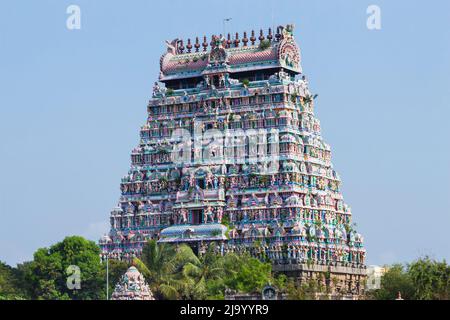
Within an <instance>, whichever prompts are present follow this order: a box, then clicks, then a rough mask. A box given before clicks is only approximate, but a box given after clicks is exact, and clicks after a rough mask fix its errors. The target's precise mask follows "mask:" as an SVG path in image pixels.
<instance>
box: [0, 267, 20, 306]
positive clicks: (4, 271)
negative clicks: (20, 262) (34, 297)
mask: <svg viewBox="0 0 450 320" xmlns="http://www.w3.org/2000/svg"><path fill="white" fill-rule="evenodd" d="M18 284H19V283H18V279H17V272H16V269H15V268H13V267H10V266H9V265H7V264H6V263H3V262H1V261H0V300H15V299H24V298H26V294H25V292H24V291H23V290H21V288H20V286H19V285H18Z"/></svg>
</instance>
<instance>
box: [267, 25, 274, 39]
mask: <svg viewBox="0 0 450 320" xmlns="http://www.w3.org/2000/svg"><path fill="white" fill-rule="evenodd" d="M272 38H273V37H272V28H269V34H268V35H267V40H269V41H272Z"/></svg>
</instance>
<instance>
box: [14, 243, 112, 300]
mask: <svg viewBox="0 0 450 320" xmlns="http://www.w3.org/2000/svg"><path fill="white" fill-rule="evenodd" d="M69 266H77V267H79V269H80V281H81V282H80V285H81V288H80V289H78V290H77V289H69V287H68V285H67V281H68V277H69V276H70V275H71V272H69V270H68V267H69ZM102 269H103V266H102V264H101V262H100V248H99V247H98V246H97V245H96V244H95V243H94V242H93V241H88V240H86V239H84V238H82V237H78V236H73V237H66V238H65V239H64V240H63V241H61V242H58V243H56V244H54V245H52V246H51V247H50V248H41V249H38V250H37V251H36V252H35V254H34V259H33V261H32V262H31V263H30V264H27V265H26V266H24V268H23V270H22V271H23V277H22V279H23V281H25V282H28V283H29V286H28V290H29V296H30V298H32V299H50V300H55V299H58V300H59V299H76V300H78V299H84V300H86V299H103V298H105V290H104V282H103V280H102V279H103V270H102Z"/></svg>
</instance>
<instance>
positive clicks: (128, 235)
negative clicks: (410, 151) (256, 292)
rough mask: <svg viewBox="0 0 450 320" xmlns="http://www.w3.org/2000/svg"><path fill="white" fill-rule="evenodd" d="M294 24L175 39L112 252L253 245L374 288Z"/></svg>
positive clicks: (332, 281) (338, 279) (280, 268)
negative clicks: (151, 245)
mask: <svg viewBox="0 0 450 320" xmlns="http://www.w3.org/2000/svg"><path fill="white" fill-rule="evenodd" d="M293 29H294V28H293V26H292V25H287V26H280V27H278V28H277V30H276V32H274V33H272V30H271V29H269V30H268V33H266V34H264V32H263V31H262V30H261V31H260V32H259V34H255V32H254V31H252V32H251V33H249V34H247V33H246V32H244V33H243V36H242V37H240V36H239V34H238V33H236V34H235V35H233V37H232V36H231V35H230V34H228V35H227V36H226V37H224V36H222V35H219V36H212V38H211V39H209V40H208V39H207V38H206V37H203V38H198V37H197V38H195V40H193V41H191V39H188V40H187V41H183V40H180V39H175V40H173V41H171V42H167V52H166V53H165V54H164V55H163V56H162V57H161V59H160V75H159V83H155V86H154V88H153V96H152V98H151V99H150V101H149V104H148V107H147V110H148V118H147V121H146V122H145V124H144V125H143V126H142V127H141V130H140V142H139V145H138V146H137V147H136V148H135V149H134V150H133V151H132V154H131V162H132V164H131V169H130V170H129V172H128V174H127V175H126V176H125V177H123V179H122V183H121V186H120V188H121V197H120V201H119V204H118V206H117V207H116V208H114V209H113V210H112V212H111V216H110V221H111V231H110V233H109V235H107V236H104V237H103V238H102V239H101V240H100V245H101V248H102V251H103V254H104V255H109V256H110V257H111V258H115V259H126V260H130V259H132V258H133V257H134V256H139V255H140V252H141V250H142V247H143V245H144V244H145V242H146V241H147V240H148V239H157V240H158V241H159V242H160V243H187V244H189V245H190V246H191V247H192V248H193V249H194V250H195V251H196V252H198V253H199V254H201V253H202V252H204V250H205V248H206V246H207V245H208V244H209V243H211V242H212V243H214V244H215V246H216V250H217V251H218V252H220V253H222V254H225V253H227V252H231V251H234V252H244V251H247V252H250V253H251V254H252V255H253V256H255V257H259V258H266V257H267V258H269V259H270V260H271V261H272V262H273V269H274V271H276V272H283V273H285V274H287V275H288V276H292V277H295V278H297V279H298V280H299V281H311V280H312V281H317V282H318V283H319V284H322V285H324V286H327V287H329V288H332V291H333V292H335V293H342V294H348V293H351V294H355V295H358V294H361V293H362V291H363V290H364V283H363V282H364V279H365V274H366V269H365V264H364V260H365V254H366V252H365V249H364V247H363V238H362V236H361V235H360V234H359V233H358V232H357V231H356V230H355V228H354V224H353V223H352V214H351V210H350V208H349V207H348V206H347V205H346V204H345V202H344V199H343V197H342V194H341V191H340V186H341V180H340V178H339V175H338V174H337V172H336V171H335V170H334V169H333V165H332V163H331V149H330V146H329V145H328V144H327V143H325V142H324V140H323V139H322V137H321V131H320V122H319V120H318V119H317V118H316V117H315V115H314V108H315V98H316V95H312V94H311V93H310V91H309V87H308V82H307V79H306V76H305V75H304V74H303V73H302V69H301V64H300V62H301V59H300V49H299V47H298V46H297V44H296V42H295V40H294V36H293Z"/></svg>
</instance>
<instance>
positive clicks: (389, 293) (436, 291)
mask: <svg viewBox="0 0 450 320" xmlns="http://www.w3.org/2000/svg"><path fill="white" fill-rule="evenodd" d="M449 279H450V266H449V265H447V263H446V262H445V260H444V261H442V262H439V261H436V260H433V259H431V258H430V257H424V258H419V259H417V260H415V261H413V262H412V263H410V264H407V265H406V266H403V265H401V264H394V265H392V266H390V267H388V271H387V272H386V273H385V274H384V275H383V277H382V278H381V286H380V289H379V290H377V291H375V292H374V293H373V297H374V298H375V299H379V300H392V299H395V298H396V297H397V294H398V292H400V293H401V295H402V298H403V299H414V300H448V299H449V289H450V280H449Z"/></svg>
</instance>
